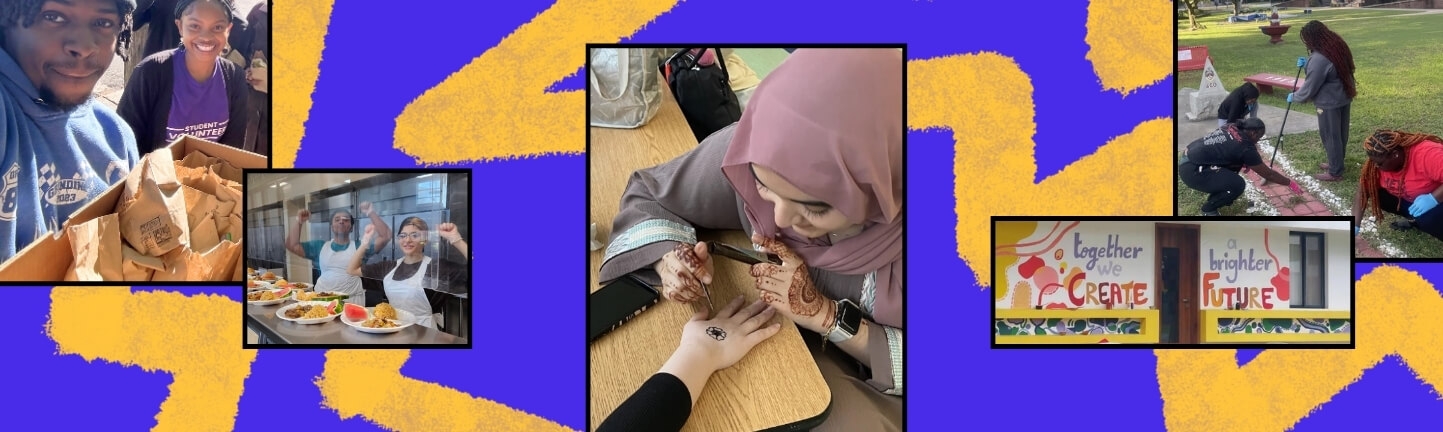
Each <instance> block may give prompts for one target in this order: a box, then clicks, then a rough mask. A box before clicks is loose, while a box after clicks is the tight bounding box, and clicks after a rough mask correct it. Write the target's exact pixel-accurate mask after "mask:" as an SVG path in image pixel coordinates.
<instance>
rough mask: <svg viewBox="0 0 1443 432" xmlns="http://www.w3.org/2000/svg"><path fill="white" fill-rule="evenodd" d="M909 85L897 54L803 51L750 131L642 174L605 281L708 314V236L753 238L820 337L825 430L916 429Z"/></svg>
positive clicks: (610, 250) (767, 86) (779, 294)
mask: <svg viewBox="0 0 1443 432" xmlns="http://www.w3.org/2000/svg"><path fill="white" fill-rule="evenodd" d="M902 74H903V59H902V55H901V52H900V51H899V50H896V49H888V48H875V49H803V50H797V51H796V52H794V53H793V54H792V55H790V56H789V57H788V58H787V60H786V61H784V62H783V63H782V64H781V65H780V66H778V67H777V69H776V70H774V71H773V72H772V73H771V74H770V75H768V76H767V77H766V78H765V79H763V80H762V83H761V85H760V86H758V87H757V89H756V91H755V94H754V95H753V96H752V99H751V101H750V103H749V104H748V106H747V110H746V111H745V112H744V113H743V115H742V118H741V121H740V122H738V123H736V124H734V125H731V126H728V127H726V128H723V129H721V130H719V131H717V132H716V133H714V134H712V135H711V136H709V137H707V138H706V139H705V140H703V141H702V142H701V144H700V145H698V146H697V148H696V149H693V150H692V151H690V152H687V153H686V154H684V155H682V156H681V157H678V158H676V159H674V160H672V161H669V162H666V163H664V164H661V165H658V166H655V167H652V168H647V169H643V170H639V171H637V172H636V173H634V174H633V175H632V178H631V180H630V182H629V183H628V184H627V188H626V192H624V193H623V195H622V202H621V211H620V213H619V214H618V215H617V217H616V220H615V221H613V224H612V232H613V233H614V235H613V238H612V239H611V243H610V244H609V245H608V247H607V249H606V254H605V258H604V262H603V264H602V267H601V277H600V279H601V280H602V281H603V282H606V281H610V280H613V279H616V278H618V277H621V276H622V275H625V274H628V273H635V274H636V275H637V276H641V277H642V278H643V279H645V280H647V281H648V282H649V283H651V284H653V285H661V286H662V292H663V293H664V294H665V295H666V297H667V298H668V299H671V300H674V301H686V302H689V301H697V300H700V299H702V298H703V292H702V290H701V284H705V283H710V282H711V270H712V264H711V253H710V251H709V250H708V248H707V246H706V244H704V243H698V242H697V240H696V234H695V228H705V229H717V230H735V229H740V230H744V231H747V232H749V233H751V234H752V242H753V243H754V245H753V246H754V247H757V248H758V249H761V250H766V251H768V252H771V253H774V254H776V255H778V256H780V257H781V258H782V261H783V263H782V264H781V265H775V264H770V263H762V264H757V265H754V266H752V276H753V277H754V278H755V280H754V284H755V289H757V290H758V293H759V295H760V297H761V298H762V299H763V300H765V301H767V302H768V303H769V304H770V305H771V307H772V308H775V309H776V311H777V312H779V313H782V314H784V315H786V316H787V317H788V318H791V319H792V321H794V322H796V323H797V325H799V326H802V327H804V328H805V329H806V330H809V331H804V332H802V334H803V336H804V339H806V340H807V342H808V345H809V346H810V347H811V348H812V353H813V358H814V359H815V360H816V361H817V365H818V367H819V368H820V369H821V371H822V375H823V376H824V377H825V378H826V380H827V383H828V385H829V387H830V388H831V391H832V396H833V400H832V409H831V414H830V416H829V418H828V420H827V421H826V422H825V423H823V424H822V426H820V427H818V428H817V429H816V430H869V431H874V430H899V429H900V427H901V420H902V415H903V413H902V401H901V398H900V396H901V395H902V390H903V389H902V365H903V361H902V342H903V338H902V336H903V332H902V327H903V322H902V297H903V294H902V292H903V287H902V279H903V272H902V225H903V210H902V200H903V198H904V196H905V195H904V193H903V190H902V183H903V175H904V173H903V172H902V139H903V134H904V133H905V130H904V127H905V125H904V124H903V106H902V95H903V91H904V88H903V84H902ZM824 341H825V342H824ZM824 343H830V344H833V345H835V348H833V349H827V350H822V349H821V346H822V345H823V344H824ZM837 348H840V349H837Z"/></svg>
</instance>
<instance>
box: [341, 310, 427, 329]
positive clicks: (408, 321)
mask: <svg viewBox="0 0 1443 432" xmlns="http://www.w3.org/2000/svg"><path fill="white" fill-rule="evenodd" d="M375 313H376V308H374V307H368V308H366V318H367V319H370V318H371V317H372V316H374V315H375ZM391 321H395V322H396V326H395V327H390V328H370V327H365V326H362V325H361V323H363V322H366V320H360V321H351V319H350V318H349V317H347V316H346V312H345V311H344V310H342V311H341V322H343V323H346V325H348V326H351V328H353V329H356V330H360V331H363V332H366V333H395V332H398V331H401V330H405V329H406V327H410V326H411V325H412V324H415V323H416V316H415V315H413V314H411V313H410V312H406V311H403V310H400V309H396V319H393V320H391Z"/></svg>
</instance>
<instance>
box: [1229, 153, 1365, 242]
mask: <svg viewBox="0 0 1443 432" xmlns="http://www.w3.org/2000/svg"><path fill="white" fill-rule="evenodd" d="M1243 178H1245V179H1247V180H1248V182H1249V183H1252V184H1253V186H1254V187H1257V188H1258V190H1259V191H1261V192H1262V193H1263V196H1264V197H1266V198H1267V200H1268V204H1270V205H1272V206H1273V207H1274V208H1277V209H1278V215H1281V216H1336V215H1335V214H1334V213H1333V211H1332V210H1331V209H1329V208H1328V206H1327V205H1325V204H1323V202H1322V201H1319V200H1318V198H1317V197H1315V196H1313V194H1312V193H1310V192H1308V191H1307V190H1304V191H1303V193H1302V194H1301V195H1299V194H1294V193H1293V191H1292V189H1289V188H1288V186H1286V185H1279V184H1272V185H1267V186H1263V178H1262V177H1259V176H1258V174H1257V173H1255V172H1252V170H1249V171H1248V172H1247V173H1246V174H1243ZM1295 196H1302V197H1303V199H1302V200H1301V201H1300V202H1299V203H1297V204H1290V203H1291V202H1292V201H1293V197H1295ZM1356 243H1357V250H1355V251H1353V253H1354V256H1356V257H1359V258H1386V256H1384V255H1383V253H1381V252H1378V250H1377V249H1374V248H1373V245H1372V243H1369V242H1368V240H1367V239H1364V238H1358V239H1357V240H1356Z"/></svg>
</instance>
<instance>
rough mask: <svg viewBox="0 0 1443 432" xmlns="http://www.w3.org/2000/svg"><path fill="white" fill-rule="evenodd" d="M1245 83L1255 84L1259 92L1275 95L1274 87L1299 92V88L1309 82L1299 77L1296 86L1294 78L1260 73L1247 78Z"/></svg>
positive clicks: (1244, 79)
mask: <svg viewBox="0 0 1443 432" xmlns="http://www.w3.org/2000/svg"><path fill="white" fill-rule="evenodd" d="M1243 81H1247V82H1250V83H1253V85H1255V86H1258V91H1259V92H1262V93H1266V94H1273V87H1282V88H1285V89H1288V90H1289V91H1298V89H1299V88H1302V87H1303V83H1304V82H1306V81H1307V80H1305V79H1303V78H1302V77H1299V78H1298V82H1297V84H1294V83H1293V79H1292V78H1288V77H1286V76H1283V75H1278V74H1270V73H1260V74H1256V75H1253V76H1250V77H1247V78H1243Z"/></svg>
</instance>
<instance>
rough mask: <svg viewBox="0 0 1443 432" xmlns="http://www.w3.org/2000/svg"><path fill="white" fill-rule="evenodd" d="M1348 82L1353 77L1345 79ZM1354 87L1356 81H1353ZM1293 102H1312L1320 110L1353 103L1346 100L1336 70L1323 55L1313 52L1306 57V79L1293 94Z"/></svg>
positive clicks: (1350, 100) (1346, 96)
mask: <svg viewBox="0 0 1443 432" xmlns="http://www.w3.org/2000/svg"><path fill="white" fill-rule="evenodd" d="M1347 79H1348V80H1349V81H1352V80H1353V77H1351V76H1350V77H1347ZM1354 83H1355V85H1356V81H1354ZM1293 102H1312V103H1313V105H1315V106H1317V107H1318V108H1322V109H1333V108H1341V107H1343V106H1344V105H1347V104H1350V103H1352V102H1353V100H1352V99H1349V98H1348V92H1347V91H1346V90H1345V89H1344V87H1343V77H1340V76H1339V75H1338V68H1337V67H1335V66H1333V62H1332V61H1331V60H1328V58H1327V57H1324V56H1323V53H1320V52H1317V51H1314V52H1313V54H1312V55H1311V56H1308V79H1307V81H1305V82H1303V87H1302V88H1299V89H1298V91H1296V92H1294V93H1293Z"/></svg>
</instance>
